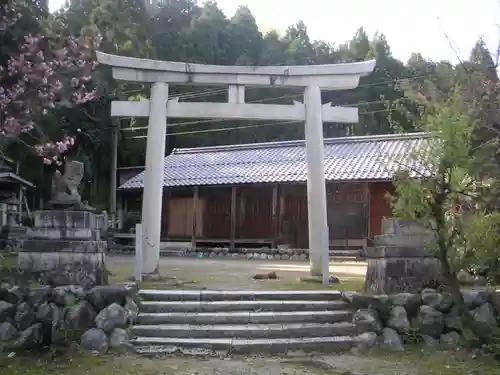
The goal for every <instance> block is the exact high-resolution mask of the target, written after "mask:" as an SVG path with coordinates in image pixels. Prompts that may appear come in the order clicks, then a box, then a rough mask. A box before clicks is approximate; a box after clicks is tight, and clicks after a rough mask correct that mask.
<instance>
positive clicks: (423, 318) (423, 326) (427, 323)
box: [417, 305, 444, 338]
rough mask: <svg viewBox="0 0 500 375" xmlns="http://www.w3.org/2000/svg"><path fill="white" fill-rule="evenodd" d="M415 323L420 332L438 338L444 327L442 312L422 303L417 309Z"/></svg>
mask: <svg viewBox="0 0 500 375" xmlns="http://www.w3.org/2000/svg"><path fill="white" fill-rule="evenodd" d="M417 324H418V328H419V329H420V332H421V333H422V334H424V335H428V336H431V337H435V338H438V337H440V336H441V334H442V333H443V329H444V319H443V313H441V312H439V311H437V310H435V309H433V308H432V307H430V306H428V305H422V306H420V309H419V311H418V315H417Z"/></svg>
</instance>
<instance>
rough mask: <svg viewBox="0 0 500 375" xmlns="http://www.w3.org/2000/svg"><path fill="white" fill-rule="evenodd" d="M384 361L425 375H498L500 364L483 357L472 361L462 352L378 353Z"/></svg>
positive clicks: (415, 351)
mask: <svg viewBox="0 0 500 375" xmlns="http://www.w3.org/2000/svg"><path fill="white" fill-rule="evenodd" d="M376 356H377V357H381V358H383V359H385V360H387V359H388V360H390V361H394V362H399V363H406V364H408V365H410V366H412V367H414V368H415V369H416V370H417V371H418V372H417V373H418V374H425V375H499V374H500V362H498V361H495V360H493V359H492V358H489V357H485V358H479V359H472V357H471V354H470V353H466V352H464V351H455V352H453V351H443V352H441V351H432V352H430V351H419V350H417V349H415V350H410V351H408V352H407V353H401V354H400V353H379V354H378V355H376Z"/></svg>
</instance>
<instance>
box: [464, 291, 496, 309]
mask: <svg viewBox="0 0 500 375" xmlns="http://www.w3.org/2000/svg"><path fill="white" fill-rule="evenodd" d="M462 297H463V299H464V303H465V304H466V305H467V307H468V308H469V310H472V309H475V308H476V307H479V306H481V305H483V304H485V303H486V302H488V300H489V297H490V294H489V293H488V291H487V290H484V289H474V290H466V291H463V292H462Z"/></svg>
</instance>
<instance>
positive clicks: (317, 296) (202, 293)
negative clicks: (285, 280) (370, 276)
mask: <svg viewBox="0 0 500 375" xmlns="http://www.w3.org/2000/svg"><path fill="white" fill-rule="evenodd" d="M139 296H140V297H141V298H143V299H144V300H156V301H225V300H233V301H234V300H297V299H300V300H311V301H317V300H328V301H334V300H340V299H341V298H342V293H341V292H339V291H335V290H316V291H248V290H241V291H234V290H229V291H218V290H156V289H141V290H140V291H139Z"/></svg>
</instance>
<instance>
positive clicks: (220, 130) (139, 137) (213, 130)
mask: <svg viewBox="0 0 500 375" xmlns="http://www.w3.org/2000/svg"><path fill="white" fill-rule="evenodd" d="M386 111H387V109H381V110H377V111H368V112H362V113H360V115H368V114H373V113H380V112H386ZM301 122H303V121H302V120H290V121H281V122H268V123H263V124H253V125H242V126H233V127H228V128H217V129H205V130H192V131H185V132H175V133H169V134H168V135H167V136H172V135H189V134H204V133H216V132H222V131H228V130H241V129H252V128H263V127H267V126H275V125H285V124H294V123H295V124H299V123H301ZM142 138H147V135H138V136H135V137H127V138H126V139H142Z"/></svg>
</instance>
